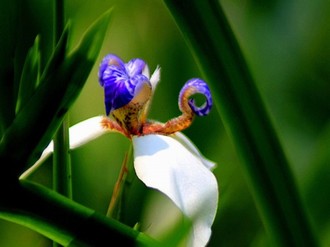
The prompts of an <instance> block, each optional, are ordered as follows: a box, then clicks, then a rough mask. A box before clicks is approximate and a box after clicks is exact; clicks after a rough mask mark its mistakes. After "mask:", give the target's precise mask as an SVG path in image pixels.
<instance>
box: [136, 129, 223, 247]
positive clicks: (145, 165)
mask: <svg viewBox="0 0 330 247" xmlns="http://www.w3.org/2000/svg"><path fill="white" fill-rule="evenodd" d="M180 140H181V141H182V142H183V143H184V142H189V143H186V145H183V144H182V143H181V142H179V141H177V140H176V139H174V138H172V137H170V136H161V135H147V136H142V137H133V146H134V167H135V171H136V174H137V176H138V177H139V179H140V180H141V181H143V182H144V183H145V184H146V185H147V186H148V187H151V188H154V189H157V190H159V191H161V192H162V193H164V194H165V195H167V196H168V197H169V198H170V199H171V200H172V201H173V202H174V203H175V204H176V205H177V207H178V208H179V209H181V211H182V212H183V213H184V214H185V215H186V216H188V217H189V218H190V219H191V220H192V221H193V227H192V228H193V229H192V232H191V236H190V237H191V238H190V241H191V246H205V245H206V244H207V242H208V240H209V238H210V235H211V225H212V223H213V221H214V217H215V214H216V210H217V203H218V186H217V181H216V178H215V177H214V175H213V173H212V172H211V171H210V170H209V168H208V167H209V166H210V165H209V164H208V165H207V166H206V165H205V160H204V158H203V157H200V156H199V155H198V154H199V152H195V151H192V149H191V148H186V146H187V147H194V146H193V145H192V144H191V143H190V141H189V140H188V139H185V140H184V138H180Z"/></svg>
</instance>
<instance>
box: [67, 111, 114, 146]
mask: <svg viewBox="0 0 330 247" xmlns="http://www.w3.org/2000/svg"><path fill="white" fill-rule="evenodd" d="M102 119H103V117H102V116H97V117H92V118H89V119H87V120H84V121H82V122H80V123H77V124H76V125H73V126H72V127H70V129H69V136H70V149H75V148H78V147H80V146H82V145H84V144H86V143H88V142H90V141H92V140H94V139H96V138H98V137H100V136H101V135H103V134H105V133H109V130H108V129H105V128H103V127H102V126H101V121H102Z"/></svg>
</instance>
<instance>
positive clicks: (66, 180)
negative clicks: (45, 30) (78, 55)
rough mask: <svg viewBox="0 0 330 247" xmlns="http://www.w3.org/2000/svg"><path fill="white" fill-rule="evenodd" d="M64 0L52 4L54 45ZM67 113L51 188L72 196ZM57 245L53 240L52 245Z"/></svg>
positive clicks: (61, 24) (56, 141)
mask: <svg viewBox="0 0 330 247" xmlns="http://www.w3.org/2000/svg"><path fill="white" fill-rule="evenodd" d="M64 18H65V17H64V0H55V4H54V47H55V45H56V44H57V42H58V41H59V40H60V37H61V35H62V33H63V30H64ZM69 148H70V139H69V117H68V113H67V114H66V116H65V117H64V119H63V122H62V124H61V125H60V127H59V129H58V130H57V132H56V134H55V138H54V156H53V188H54V190H55V191H56V192H58V193H60V194H62V195H64V196H66V197H68V198H72V181H71V160H70V153H69ZM57 246H59V245H58V244H57V243H56V242H53V247H57Z"/></svg>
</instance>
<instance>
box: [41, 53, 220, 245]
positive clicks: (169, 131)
mask: <svg viewBox="0 0 330 247" xmlns="http://www.w3.org/2000/svg"><path fill="white" fill-rule="evenodd" d="M98 77H99V82H100V85H101V86H102V87H103V88H104V99H105V109H106V115H107V116H98V117H93V118H90V119H88V120H85V121H83V122H81V123H78V124H77V125H75V126H73V127H71V128H70V147H71V148H72V149H73V148H76V147H78V146H81V145H83V144H85V143H87V142H89V141H90V140H92V139H95V138H97V137H98V136H100V135H102V134H105V133H109V132H113V131H115V132H119V133H121V134H123V135H124V136H126V137H127V138H129V139H130V140H131V141H132V143H133V149H134V169H135V172H136V174H137V176H138V178H139V179H140V180H141V181H142V182H143V183H144V184H145V185H146V186H147V187H150V188H154V189H156V190H159V191H161V192H162V193H163V194H165V195H166V196H167V197H168V198H170V199H171V200H172V201H173V202H174V204H175V205H176V206H177V207H178V208H179V209H180V210H181V211H182V213H183V214H184V215H185V216H186V217H188V218H189V219H190V220H191V222H192V227H191V231H190V233H189V242H190V243H189V246H198V247H199V246H205V245H206V244H207V242H208V241H209V238H210V236H211V226H212V224H213V221H214V218H215V214H216V210H217V204H218V185H217V181H216V178H215V176H214V175H213V173H212V172H211V169H212V168H214V166H215V163H213V162H212V161H210V160H208V159H206V158H205V157H203V156H202V154H201V153H200V152H199V151H198V149H197V148H196V147H195V145H194V144H193V143H192V142H191V141H190V140H189V139H188V138H187V137H186V136H185V135H183V134H182V133H181V132H180V131H181V130H183V129H185V128H187V127H189V125H190V124H191V123H192V121H193V119H194V117H195V116H196V115H197V116H205V115H207V114H208V113H209V111H210V109H211V106H212V97H211V94H210V90H209V88H208V86H207V84H206V83H205V82H204V81H203V80H201V79H198V78H195V79H191V80H189V81H188V82H187V83H186V84H185V85H184V86H183V88H182V89H181V91H180V94H179V108H180V111H181V112H182V114H181V116H179V117H177V118H174V119H171V120H169V121H167V122H166V123H160V122H157V121H151V120H149V119H147V114H148V110H149V106H150V103H151V99H152V96H153V94H154V91H155V88H156V86H157V83H158V82H159V80H160V68H159V67H157V68H156V70H155V72H154V73H153V74H152V75H151V76H150V75H149V68H148V65H147V64H146V63H145V62H144V61H143V60H141V59H132V60H130V61H129V62H128V63H124V62H123V61H122V60H121V59H120V58H119V57H117V56H115V55H113V54H110V55H107V56H106V57H105V58H104V59H103V61H102V62H101V64H100V68H99V74H98ZM195 94H202V95H204V97H205V103H204V104H203V105H202V106H196V104H195V101H194V100H193V99H192V96H193V95H195ZM52 149H53V148H52V144H51V145H50V146H49V147H48V148H47V149H46V150H45V151H44V154H43V156H42V157H46V156H47V155H49V153H50V152H52ZM165 217H166V216H165Z"/></svg>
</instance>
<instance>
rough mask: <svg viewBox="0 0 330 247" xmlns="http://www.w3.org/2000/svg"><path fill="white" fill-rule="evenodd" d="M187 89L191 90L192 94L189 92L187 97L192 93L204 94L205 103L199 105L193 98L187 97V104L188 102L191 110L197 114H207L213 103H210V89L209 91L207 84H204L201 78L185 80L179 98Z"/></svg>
mask: <svg viewBox="0 0 330 247" xmlns="http://www.w3.org/2000/svg"><path fill="white" fill-rule="evenodd" d="M188 89H189V90H191V91H192V94H190V95H189V97H191V96H192V95H194V94H197V93H199V94H202V95H204V96H205V99H206V101H205V103H204V104H203V105H202V106H200V107H198V106H196V104H195V101H194V99H189V101H188V104H189V106H190V108H191V110H192V111H193V112H194V113H195V114H196V115H197V116H205V115H207V114H209V112H210V110H211V108H212V104H213V103H212V96H211V91H210V89H209V87H208V85H207V84H206V82H204V81H203V80H201V79H199V78H194V79H191V80H189V81H188V82H186V84H185V85H184V86H183V88H182V89H181V91H180V96H179V98H181V96H182V95H183V94H184V92H185V91H186V90H188Z"/></svg>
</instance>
